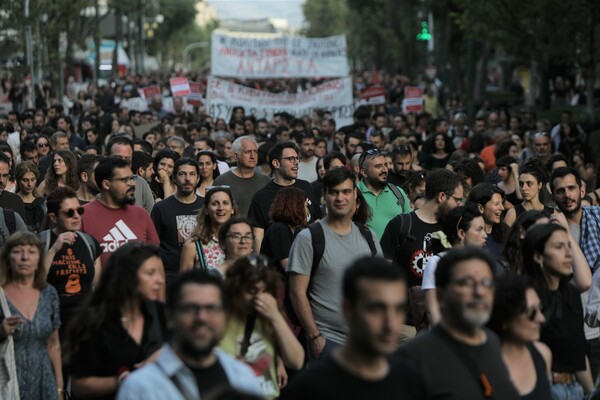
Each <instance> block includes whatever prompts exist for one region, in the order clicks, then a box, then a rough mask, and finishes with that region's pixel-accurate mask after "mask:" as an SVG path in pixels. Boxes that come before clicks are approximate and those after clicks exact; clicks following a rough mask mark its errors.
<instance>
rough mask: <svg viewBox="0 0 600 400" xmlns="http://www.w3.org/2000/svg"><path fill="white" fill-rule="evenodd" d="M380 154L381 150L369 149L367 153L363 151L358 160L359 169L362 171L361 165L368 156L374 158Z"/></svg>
mask: <svg viewBox="0 0 600 400" xmlns="http://www.w3.org/2000/svg"><path fill="white" fill-rule="evenodd" d="M380 153H381V150H379V149H369V150H367V151H364V152H363V153H362V154H361V155H360V159H359V161H360V162H359V168H360V169H362V167H363V164H364V163H365V160H366V159H367V157H368V156H373V157H374V156H376V155H379V154H380Z"/></svg>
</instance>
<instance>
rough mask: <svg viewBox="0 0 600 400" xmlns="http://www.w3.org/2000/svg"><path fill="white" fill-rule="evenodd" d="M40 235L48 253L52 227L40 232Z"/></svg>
mask: <svg viewBox="0 0 600 400" xmlns="http://www.w3.org/2000/svg"><path fill="white" fill-rule="evenodd" d="M38 236H39V238H40V241H41V242H42V244H43V246H44V253H48V250H50V229H46V230H45V231H42V232H40V233H38Z"/></svg>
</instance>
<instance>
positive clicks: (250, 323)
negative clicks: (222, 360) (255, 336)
mask: <svg viewBox="0 0 600 400" xmlns="http://www.w3.org/2000/svg"><path fill="white" fill-rule="evenodd" d="M254 325H256V313H252V314H248V316H247V317H246V325H245V326H244V339H243V340H242V346H241V348H240V357H242V358H244V357H245V356H246V353H247V352H248V349H249V348H250V338H251V337H252V331H253V330H254Z"/></svg>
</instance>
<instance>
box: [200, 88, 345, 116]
mask: <svg viewBox="0 0 600 400" xmlns="http://www.w3.org/2000/svg"><path fill="white" fill-rule="evenodd" d="M206 100H207V102H208V113H209V114H210V115H211V117H213V118H214V119H217V118H224V119H225V120H226V121H229V119H230V118H231V113H232V110H233V107H235V106H242V107H244V109H245V110H246V115H254V116H255V117H256V118H257V119H259V118H266V119H267V120H268V121H270V120H271V119H272V118H273V115H274V114H275V113H278V112H284V111H285V112H288V113H290V114H291V115H294V116H296V117H301V116H303V115H311V114H312V111H313V110H314V109H317V108H318V109H322V110H325V111H329V112H331V116H332V118H333V119H334V120H335V121H336V125H337V126H343V125H349V124H352V123H353V119H352V114H353V113H354V106H353V99H352V80H351V79H350V78H344V79H335V80H331V81H328V82H325V83H322V84H320V85H317V86H314V87H312V88H310V89H307V90H306V91H304V92H301V93H297V94H286V93H271V92H266V91H262V90H257V89H252V88H249V87H246V86H242V85H238V84H236V83H233V82H230V81H227V80H224V79H219V78H216V77H210V78H209V80H208V88H207V94H206Z"/></svg>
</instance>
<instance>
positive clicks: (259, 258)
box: [246, 254, 269, 269]
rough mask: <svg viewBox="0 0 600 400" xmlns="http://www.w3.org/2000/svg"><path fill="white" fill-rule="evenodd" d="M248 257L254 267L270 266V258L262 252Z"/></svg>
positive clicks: (263, 267)
mask: <svg viewBox="0 0 600 400" xmlns="http://www.w3.org/2000/svg"><path fill="white" fill-rule="evenodd" d="M246 259H247V260H248V262H250V265H252V266H253V267H254V268H260V269H265V268H268V267H269V259H268V258H267V257H265V256H263V255H261V254H258V255H257V254H250V255H249V256H247V257H246Z"/></svg>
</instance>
